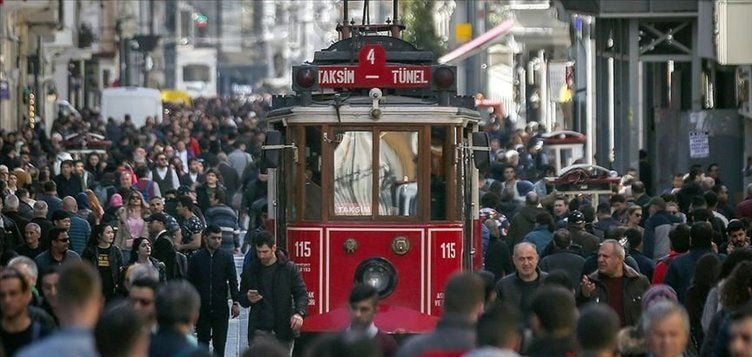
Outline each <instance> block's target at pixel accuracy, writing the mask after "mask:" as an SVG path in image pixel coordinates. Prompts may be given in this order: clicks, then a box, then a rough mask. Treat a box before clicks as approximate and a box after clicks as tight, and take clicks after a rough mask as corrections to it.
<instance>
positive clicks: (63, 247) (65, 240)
mask: <svg viewBox="0 0 752 357" xmlns="http://www.w3.org/2000/svg"><path fill="white" fill-rule="evenodd" d="M48 239H49V241H50V248H49V249H47V250H45V251H44V252H43V253H42V254H39V256H37V257H36V258H35V259H34V261H35V262H36V263H37V269H39V271H44V270H46V269H47V268H49V267H52V266H56V265H62V264H63V263H65V262H69V261H79V260H81V257H80V256H79V255H78V253H76V252H74V251H72V250H69V249H68V248H69V247H70V238H69V237H68V231H67V230H64V229H61V228H52V229H50V232H49V233H48Z"/></svg>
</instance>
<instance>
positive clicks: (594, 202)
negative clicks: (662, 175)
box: [400, 126, 752, 357]
mask: <svg viewBox="0 0 752 357" xmlns="http://www.w3.org/2000/svg"><path fill="white" fill-rule="evenodd" d="M503 128H504V127H503V126H496V127H495V128H493V129H492V130H490V132H491V134H492V138H493V139H492V140H494V141H496V142H497V143H498V142H503V140H504V139H505V138H507V139H508V140H507V141H506V146H502V147H504V148H502V149H499V150H497V151H496V152H495V153H496V154H495V155H492V161H493V164H492V165H491V168H490V169H489V170H488V171H489V172H488V174H487V175H485V177H484V178H483V180H482V181H481V182H480V183H479V186H480V192H481V200H480V206H481V210H480V216H481V220H482V222H483V223H482V232H483V247H484V271H483V272H481V274H480V276H479V278H480V282H477V283H478V284H480V283H483V288H484V289H485V290H484V291H485V294H484V295H481V296H484V297H485V298H483V299H481V298H478V299H475V300H470V301H469V302H468V303H469V304H470V305H467V306H465V308H466V309H465V310H462V311H457V312H458V313H462V314H463V315H464V316H465V319H464V320H465V322H466V325H465V330H464V331H465V332H466V333H467V334H468V337H467V338H466V339H465V340H464V341H456V340H455V341H454V342H451V343H448V344H442V343H440V342H438V341H439V340H441V341H445V342H446V341H447V340H448V339H447V337H446V336H445V335H442V333H445V331H448V330H445V331H441V330H442V329H441V325H442V324H441V323H439V327H437V330H436V332H435V333H434V334H433V336H434V337H435V336H443V337H441V338H439V339H437V340H431V339H430V338H429V337H421V338H420V341H423V342H421V343H416V344H410V343H408V345H407V346H406V347H404V348H403V349H402V350H400V351H401V352H402V351H404V352H405V353H404V354H402V355H404V356H419V355H425V353H429V354H430V353H435V352H437V351H438V352H442V351H443V352H446V351H459V350H462V351H470V352H469V355H473V356H490V355H494V356H516V355H526V356H573V355H585V356H596V355H598V356H601V355H602V356H616V355H621V356H667V357H668V356H670V357H675V356H752V320H750V311H752V302H751V301H750V300H752V294H751V293H750V292H751V291H752V275H750V274H751V273H752V269H750V268H752V260H750V258H752V248H751V247H750V235H749V233H750V228H751V227H752V226H751V224H752V185H750V186H748V187H747V188H746V192H745V194H746V198H745V199H744V200H743V201H742V202H740V203H739V204H737V205H733V204H732V202H731V200H730V199H729V191H728V188H727V187H726V185H725V184H724V183H723V181H722V179H721V170H720V166H719V165H718V164H711V165H709V166H708V167H701V166H699V165H694V166H692V167H690V168H689V170H688V172H686V173H677V174H675V175H674V177H673V182H672V187H667V188H665V189H663V190H653V188H652V187H650V186H649V185H648V184H646V182H647V181H651V180H652V179H651V178H650V177H649V171H648V170H643V167H641V168H640V172H639V174H638V172H637V170H632V169H630V170H628V171H627V172H625V173H624V175H622V177H621V180H620V183H619V186H618V187H617V188H614V190H613V192H612V193H611V194H609V195H603V194H601V195H591V194H588V193H587V192H580V193H575V194H572V193H570V194H569V195H563V194H561V193H560V192H557V190H556V187H555V186H554V185H553V184H552V182H551V181H550V180H545V179H544V177H547V176H553V175H552V173H553V172H552V169H551V167H549V166H547V165H546V164H542V165H539V164H537V162H538V161H536V160H529V159H528V160H521V159H520V158H521V157H523V158H524V157H525V156H526V155H527V156H528V157H533V158H535V157H536V155H541V154H540V153H539V152H536V151H535V150H537V149H536V148H535V146H536V145H537V144H530V141H527V142H526V141H525V140H531V141H532V140H535V137H536V133H535V132H534V131H530V130H527V131H523V130H517V131H516V132H515V134H514V135H513V136H512V137H511V139H509V136H508V135H498V133H496V134H495V132H498V131H499V130H501V131H503V130H504V129H503ZM527 138H530V139H527ZM531 149H533V152H531ZM642 158H643V159H646V157H645V156H644V154H643V157H642ZM544 162H545V160H544ZM531 173H532V174H531ZM536 173H537V174H536ZM646 174H647V175H646ZM640 175H643V176H642V177H643V178H644V179H645V180H646V182H643V181H641V180H640V178H641V176H640ZM646 176H647V177H646ZM654 191H655V192H654ZM466 279H470V278H466ZM478 289H481V288H480V287H479V288H478ZM464 290H465V291H467V290H469V288H468V287H465V288H464ZM445 296H446V297H447V299H448V296H449V292H448V291H446V292H445ZM446 303H447V301H446V300H445V304H446ZM473 303H477V304H480V305H472V304H473ZM472 306H475V307H477V309H473V308H472ZM480 306H483V307H480ZM484 311H485V312H484ZM499 316H507V317H508V318H510V319H512V320H514V321H516V322H510V321H509V320H508V319H507V318H504V317H501V318H499ZM510 316H511V317H510ZM596 316H597V317H596ZM494 319H497V320H496V323H497V324H498V325H497V326H500V328H501V329H500V330H499V331H498V333H496V334H495V335H493V336H490V335H489V332H488V331H484V329H488V328H489V325H487V323H488V321H490V320H494ZM443 320H444V318H442V321H443ZM500 320H505V321H504V323H501V321H500ZM447 323H448V324H449V323H450V322H449V321H448V320H447ZM506 324H509V325H506ZM453 325H454V327H453V328H457V326H459V325H457V324H456V322H455V323H453ZM473 325H474V326H475V329H473V328H472V326H473ZM453 334H455V335H459V333H457V332H456V331H455V332H453ZM470 334H473V335H472V336H473V337H474V338H470V337H469V336H470ZM416 340H418V339H416ZM425 341H431V342H430V343H428V344H424V342H425ZM455 342H456V343H455ZM408 346H409V348H408ZM416 346H420V347H416ZM426 351H428V352H426ZM491 351H493V352H491ZM443 352H442V353H443Z"/></svg>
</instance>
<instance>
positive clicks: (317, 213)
mask: <svg viewBox="0 0 752 357" xmlns="http://www.w3.org/2000/svg"><path fill="white" fill-rule="evenodd" d="M305 135H306V138H305V148H304V151H303V153H304V155H305V190H304V191H305V192H304V196H303V197H304V198H303V199H304V200H305V219H308V220H320V219H321V202H322V201H321V137H322V133H321V128H319V127H306V129H305Z"/></svg>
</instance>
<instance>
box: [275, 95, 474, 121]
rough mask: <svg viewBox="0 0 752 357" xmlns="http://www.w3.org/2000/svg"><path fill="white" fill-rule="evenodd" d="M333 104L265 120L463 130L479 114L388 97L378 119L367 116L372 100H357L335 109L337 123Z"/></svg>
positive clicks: (285, 110)
mask: <svg viewBox="0 0 752 357" xmlns="http://www.w3.org/2000/svg"><path fill="white" fill-rule="evenodd" d="M334 104H335V102H334V101H333V100H329V101H324V102H317V103H313V104H311V105H306V106H287V107H282V108H279V109H275V110H272V111H271V112H269V113H268V115H267V119H268V120H269V122H271V123H275V122H280V121H281V122H283V123H284V124H285V125H287V124H288V123H296V124H326V123H347V124H367V125H373V124H401V125H404V124H408V123H409V124H455V125H462V126H467V124H469V123H477V122H478V121H480V114H479V113H478V112H477V111H475V110H472V109H468V108H465V107H462V106H439V105H438V104H436V103H435V102H427V101H424V100H419V99H416V98H410V97H399V96H389V97H385V98H384V99H382V101H381V103H380V110H381V112H382V114H381V116H380V117H379V118H378V119H374V118H373V117H372V116H371V109H372V100H370V98H364V97H358V98H354V99H351V100H345V101H344V103H342V104H341V106H340V107H339V114H340V115H339V119H338V118H337V110H336V108H335V106H334Z"/></svg>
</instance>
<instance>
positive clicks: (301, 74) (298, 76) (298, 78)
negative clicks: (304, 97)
mask: <svg viewBox="0 0 752 357" xmlns="http://www.w3.org/2000/svg"><path fill="white" fill-rule="evenodd" d="M317 77H318V71H317V68H316V66H293V79H294V80H293V83H292V87H293V90H294V91H296V92H297V91H311V90H316V89H317V87H318V86H317V83H316V82H317V80H316V79H317Z"/></svg>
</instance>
